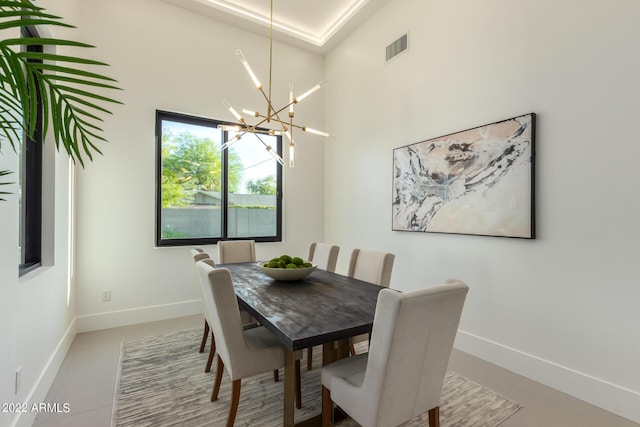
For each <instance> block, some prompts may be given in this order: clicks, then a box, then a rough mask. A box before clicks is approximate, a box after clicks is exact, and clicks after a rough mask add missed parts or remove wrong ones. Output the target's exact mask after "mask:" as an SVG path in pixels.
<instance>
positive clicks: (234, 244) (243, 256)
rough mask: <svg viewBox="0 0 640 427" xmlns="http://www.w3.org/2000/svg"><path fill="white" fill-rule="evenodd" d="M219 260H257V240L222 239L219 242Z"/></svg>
mask: <svg viewBox="0 0 640 427" xmlns="http://www.w3.org/2000/svg"><path fill="white" fill-rule="evenodd" d="M217 246H218V262H219V263H220V264H232V263H237V262H253V261H255V260H256V242H255V240H220V241H219V242H218V245H217Z"/></svg>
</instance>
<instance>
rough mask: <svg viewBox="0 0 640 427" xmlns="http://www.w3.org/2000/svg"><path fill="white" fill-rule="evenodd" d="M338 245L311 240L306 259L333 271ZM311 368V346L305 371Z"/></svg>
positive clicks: (308, 350) (338, 249)
mask: <svg viewBox="0 0 640 427" xmlns="http://www.w3.org/2000/svg"><path fill="white" fill-rule="evenodd" d="M339 252H340V246H336V245H330V244H328V243H316V242H313V243H311V244H310V245H309V257H308V258H307V261H309V262H311V263H314V264H316V265H317V266H318V268H320V269H322V270H326V271H330V272H331V273H334V272H335V271H336V264H337V263H338V253H339ZM312 368H313V347H309V348H308V349H307V371H310V370H311V369H312Z"/></svg>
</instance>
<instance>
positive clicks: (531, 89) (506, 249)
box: [325, 0, 640, 421]
mask: <svg viewBox="0 0 640 427" xmlns="http://www.w3.org/2000/svg"><path fill="white" fill-rule="evenodd" d="M638 16H640V4H639V3H638V2H636V1H633V0H615V1H613V2H602V1H593V0H590V1H578V0H564V1H561V2H558V1H555V0H542V1H539V2H534V3H531V2H524V1H515V2H514V1H511V0H488V1H482V2H474V1H470V0H447V1H445V0H393V1H390V2H388V4H387V5H386V6H385V7H384V8H382V9H381V10H380V11H379V12H378V13H377V14H376V15H375V17H373V18H372V19H370V20H369V21H368V22H367V23H366V24H365V25H363V26H362V27H361V28H360V29H359V30H358V31H356V32H355V33H354V34H352V36H351V37H349V38H348V39H347V40H346V41H345V42H344V43H342V44H341V45H340V46H338V47H337V48H336V49H334V50H333V51H332V52H330V53H329V54H328V55H327V57H326V73H327V77H328V78H329V79H330V82H331V84H330V85H329V86H328V88H327V91H328V92H327V105H326V120H327V126H326V128H327V129H328V131H330V132H332V133H334V134H336V135H338V138H339V139H338V143H337V144H335V145H334V146H328V147H327V148H326V153H325V156H326V157H325V159H326V161H325V182H326V184H325V188H326V197H325V213H326V217H325V240H326V241H328V242H332V243H336V244H339V245H340V246H341V247H342V249H341V257H340V261H339V264H338V271H342V272H345V271H346V268H347V261H348V254H349V253H350V251H351V249H353V248H355V247H363V248H372V249H379V250H385V251H390V252H394V253H395V254H396V260H395V267H394V272H393V276H392V283H391V285H392V287H395V288H398V289H415V288H420V287H425V286H433V285H436V284H439V283H441V282H442V281H443V280H445V279H446V278H448V277H458V278H460V279H462V280H464V281H466V282H467V283H468V284H469V286H470V288H471V290H470V293H469V296H468V299H467V304H466V306H465V311H464V314H463V319H462V323H461V330H462V331H461V334H460V335H459V337H458V341H457V346H458V347H459V348H461V349H462V350H465V351H467V352H470V353H473V354H476V355H478V356H480V357H482V358H485V359H487V360H490V361H492V362H495V363H497V364H499V365H502V366H504V367H506V368H508V369H511V370H514V371H516V372H519V373H521V374H524V375H526V376H529V377H532V378H534V379H536V380H539V381H542V382H543V383H546V384H548V385H551V386H552V387H555V388H558V389H560V390H563V391H565V392H568V393H570V394H572V395H574V396H577V397H579V398H581V399H584V400H587V401H590V402H593V403H595V404H596V405H600V406H603V407H605V408H606V409H609V410H611V411H613V412H617V413H619V414H621V415H623V416H625V417H628V418H631V419H634V420H635V421H640V409H639V408H640V376H639V375H637V374H634V373H635V372H637V364H638V357H640V335H639V334H638V330H637V327H638V325H639V324H640V310H638V309H637V304H638V301H640V287H639V286H638V283H639V282H638V275H637V269H636V268H635V264H636V263H637V260H638V258H639V251H638V238H639V237H640V235H639V233H638V229H639V227H638V222H637V218H638V217H640V202H638V200H637V195H638V190H637V182H638V180H639V178H640V176H639V172H638V167H637V158H638V157H639V156H640V145H639V144H637V141H638V134H637V129H636V123H637V120H638V118H637V117H638V106H637V100H638V99H639V98H640V85H638V80H637V79H638V75H640V57H638V55H636V54H634V52H635V51H637V46H638V45H639V44H640V28H639V27H638V26H637V17H638ZM405 31H409V50H408V51H407V52H406V53H404V54H403V55H401V56H399V57H397V58H396V59H394V60H393V61H391V62H390V63H389V64H387V65H385V63H384V58H385V46H386V45H388V44H389V43H391V42H392V41H394V40H395V39H397V38H398V37H399V36H400V35H401V34H403V33H404V32H405ZM529 112H535V113H537V119H538V123H537V129H536V131H537V143H536V144H537V166H536V169H537V170H536V173H537V181H536V187H537V188H536V197H537V200H536V205H537V207H536V215H537V229H538V238H537V239H536V240H518V239H506V238H495V237H477V236H463V235H447V234H432V233H428V234H423V233H407V232H392V231H391V198H392V190H391V180H392V150H393V149H394V148H396V147H400V146H404V145H407V144H411V143H415V142H419V141H423V140H426V139H430V138H433V137H437V136H440V135H445V134H449V133H452V132H455V131H459V130H464V129H468V128H471V127H475V126H479V125H483V124H487V123H491V122H494V121H498V120H502V119H506V118H509V117H514V116H517V115H521V114H525V113H529Z"/></svg>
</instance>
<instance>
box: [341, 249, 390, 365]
mask: <svg viewBox="0 0 640 427" xmlns="http://www.w3.org/2000/svg"><path fill="white" fill-rule="evenodd" d="M395 257H396V256H395V255H394V254H391V253H387V252H379V251H372V250H369V249H354V250H353V252H351V258H350V259H349V271H348V273H347V275H348V276H349V277H353V278H354V279H359V280H363V281H365V282H369V283H374V284H376V285H380V286H384V287H389V283H390V282H391V272H392V270H393V261H394V260H395ZM368 339H369V335H368V334H363V335H358V336H355V337H353V338H350V339H349V349H350V351H351V354H354V355H355V354H356V349H355V346H354V344H356V343H359V342H363V341H367V340H368Z"/></svg>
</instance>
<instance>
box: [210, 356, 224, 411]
mask: <svg viewBox="0 0 640 427" xmlns="http://www.w3.org/2000/svg"><path fill="white" fill-rule="evenodd" d="M223 370H224V363H223V362H222V359H221V358H220V357H218V367H217V368H216V380H215V382H214V384H213V391H212V392H211V401H212V402H215V401H216V400H218V392H219V391H220V383H222V371H223Z"/></svg>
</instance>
